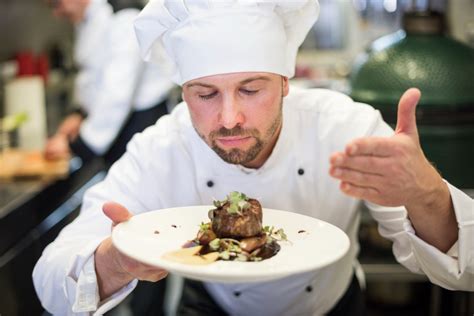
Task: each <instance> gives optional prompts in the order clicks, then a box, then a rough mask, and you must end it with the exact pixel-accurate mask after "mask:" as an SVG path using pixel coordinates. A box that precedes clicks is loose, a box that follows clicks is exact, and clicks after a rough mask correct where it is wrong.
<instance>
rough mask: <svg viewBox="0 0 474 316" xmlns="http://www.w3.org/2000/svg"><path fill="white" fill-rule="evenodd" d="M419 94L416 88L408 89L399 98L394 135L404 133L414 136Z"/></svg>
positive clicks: (416, 132) (416, 134)
mask: <svg viewBox="0 0 474 316" xmlns="http://www.w3.org/2000/svg"><path fill="white" fill-rule="evenodd" d="M420 97H421V92H420V90H418V89H416V88H411V89H408V90H407V91H406V92H405V93H404V94H403V95H402V97H401V98H400V102H399V103H398V114H397V127H396V128H395V133H396V134H399V133H405V134H409V135H413V136H416V138H417V139H418V131H417V128H416V105H417V104H418V102H419V101H420Z"/></svg>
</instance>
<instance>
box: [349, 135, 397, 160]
mask: <svg viewBox="0 0 474 316" xmlns="http://www.w3.org/2000/svg"><path fill="white" fill-rule="evenodd" d="M345 153H346V154H347V155H349V156H356V155H365V156H378V157H388V156H390V155H392V154H393V142H392V140H391V138H389V137H363V138H358V139H355V140H353V141H352V142H350V143H349V144H348V145H347V146H346V148H345Z"/></svg>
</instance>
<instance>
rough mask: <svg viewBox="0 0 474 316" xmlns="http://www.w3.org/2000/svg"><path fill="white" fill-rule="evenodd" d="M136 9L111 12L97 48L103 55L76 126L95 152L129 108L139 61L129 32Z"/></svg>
mask: <svg viewBox="0 0 474 316" xmlns="http://www.w3.org/2000/svg"><path fill="white" fill-rule="evenodd" d="M137 13H138V11H137V10H123V11H121V12H119V13H117V14H115V16H114V18H113V19H111V22H110V25H109V26H108V31H107V36H106V42H105V43H103V44H102V45H101V46H100V47H99V48H100V49H103V50H104V51H102V52H97V54H99V55H101V56H103V59H102V63H101V64H100V65H99V67H100V68H99V69H97V70H96V71H97V72H98V73H97V74H96V76H98V78H97V79H96V85H97V86H96V87H95V93H94V97H93V98H91V99H90V100H88V102H90V104H87V105H86V108H87V112H88V116H87V118H86V119H85V120H84V122H83V124H82V125H81V129H80V136H81V138H82V139H83V141H84V143H85V144H86V145H87V146H88V147H89V148H90V149H91V150H92V151H93V152H94V153H95V154H96V155H101V154H103V153H105V152H106V151H107V149H108V148H109V147H110V145H111V144H112V143H113V141H114V139H115V138H116V137H117V135H118V133H119V131H120V129H121V128H122V126H123V124H124V123H125V120H126V119H127V117H128V114H129V113H130V112H131V110H132V106H133V105H132V102H133V96H134V91H135V86H136V84H137V82H138V80H139V78H140V76H141V74H140V73H141V71H142V65H143V63H142V61H141V58H140V55H139V50H138V44H137V42H136V38H135V33H134V31H133V19H134V17H135V16H136V14H137Z"/></svg>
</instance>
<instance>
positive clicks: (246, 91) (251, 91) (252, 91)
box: [240, 89, 258, 95]
mask: <svg viewBox="0 0 474 316" xmlns="http://www.w3.org/2000/svg"><path fill="white" fill-rule="evenodd" d="M240 92H242V93H243V94H246V95H254V94H256V93H257V92H258V90H248V89H240Z"/></svg>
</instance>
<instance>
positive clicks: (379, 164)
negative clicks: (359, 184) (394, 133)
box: [330, 153, 387, 175]
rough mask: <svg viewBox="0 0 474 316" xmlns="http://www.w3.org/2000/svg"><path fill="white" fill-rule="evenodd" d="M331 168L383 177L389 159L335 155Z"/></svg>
mask: <svg viewBox="0 0 474 316" xmlns="http://www.w3.org/2000/svg"><path fill="white" fill-rule="evenodd" d="M330 163H331V168H349V169H353V170H356V171H360V172H367V173H371V174H377V175H382V174H383V173H384V171H385V170H386V168H387V158H385V157H378V156H365V155H364V156H348V155H346V154H344V153H335V154H333V155H332V156H331V158H330Z"/></svg>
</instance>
